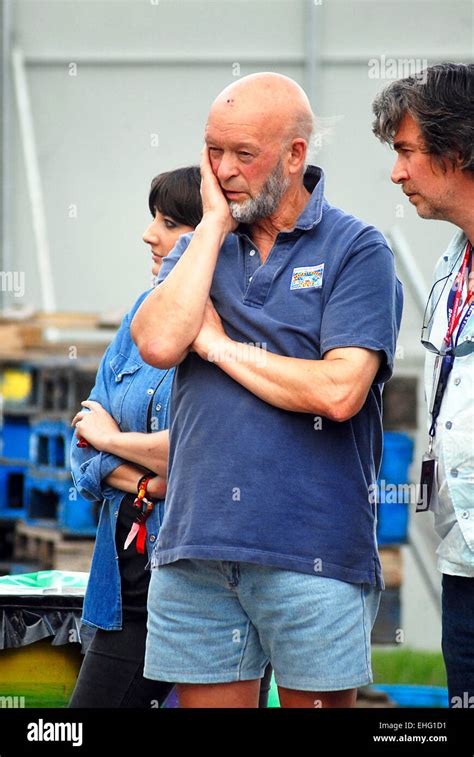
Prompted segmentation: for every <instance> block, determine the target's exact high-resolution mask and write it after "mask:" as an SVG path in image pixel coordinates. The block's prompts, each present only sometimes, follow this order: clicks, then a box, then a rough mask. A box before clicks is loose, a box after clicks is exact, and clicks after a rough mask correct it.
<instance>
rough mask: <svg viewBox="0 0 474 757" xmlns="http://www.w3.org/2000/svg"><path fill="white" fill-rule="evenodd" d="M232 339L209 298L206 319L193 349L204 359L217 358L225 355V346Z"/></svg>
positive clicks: (205, 312) (205, 310) (205, 313)
mask: <svg viewBox="0 0 474 757" xmlns="http://www.w3.org/2000/svg"><path fill="white" fill-rule="evenodd" d="M230 342H231V340H230V339H229V337H228V336H227V334H226V333H225V331H224V327H223V325H222V321H221V319H220V316H219V314H218V312H217V310H216V309H215V307H214V305H213V304H212V300H211V299H210V298H208V300H207V303H206V307H205V309H204V319H203V322H202V325H201V329H200V331H199V334H198V335H197V337H196V339H195V340H194V342H193V343H192V345H191V350H193V351H194V352H197V354H198V355H199V357H202V358H203V360H215V361H217V360H218V359H219V358H223V357H224V353H225V348H226V346H227V345H228V344H230Z"/></svg>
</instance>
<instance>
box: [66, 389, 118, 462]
mask: <svg viewBox="0 0 474 757" xmlns="http://www.w3.org/2000/svg"><path fill="white" fill-rule="evenodd" d="M81 405H84V407H86V408H89V410H88V411H87V410H81V411H80V412H78V413H76V415H75V416H74V418H73V419H72V421H71V426H75V427H76V435H77V436H82V437H83V438H84V439H85V440H86V441H87V442H88V443H89V444H90V445H91V446H92V447H95V449H97V450H99V452H107V451H108V446H109V443H110V439H111V438H112V437H113V436H114V435H115V434H120V433H121V431H120V428H119V426H118V424H117V423H116V422H115V421H114V419H113V418H112V416H111V415H110V413H108V412H107V410H105V409H104V408H103V407H102V405H101V404H100V402H95V401H94V400H84V402H81Z"/></svg>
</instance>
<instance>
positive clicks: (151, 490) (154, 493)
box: [146, 476, 167, 499]
mask: <svg viewBox="0 0 474 757" xmlns="http://www.w3.org/2000/svg"><path fill="white" fill-rule="evenodd" d="M166 487H167V481H166V479H165V478H162V477H161V476H155V477H154V478H152V479H151V480H150V481H149V482H148V486H147V488H146V490H147V493H148V494H149V495H150V497H152V498H153V499H164V498H165V495H166Z"/></svg>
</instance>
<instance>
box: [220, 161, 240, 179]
mask: <svg viewBox="0 0 474 757" xmlns="http://www.w3.org/2000/svg"><path fill="white" fill-rule="evenodd" d="M238 173H239V171H238V168H237V162H236V160H235V158H233V157H232V155H223V156H222V157H221V159H220V161H219V165H218V166H217V178H218V179H219V181H220V182H221V183H223V182H226V181H227V180H228V179H230V178H232V176H237V174H238Z"/></svg>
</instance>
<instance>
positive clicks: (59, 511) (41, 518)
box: [25, 469, 98, 536]
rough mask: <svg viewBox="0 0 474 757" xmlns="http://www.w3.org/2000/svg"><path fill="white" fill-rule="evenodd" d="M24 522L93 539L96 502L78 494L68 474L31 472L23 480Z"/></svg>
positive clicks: (95, 525)
mask: <svg viewBox="0 0 474 757" xmlns="http://www.w3.org/2000/svg"><path fill="white" fill-rule="evenodd" d="M25 502H26V516H25V521H26V522H27V523H30V524H31V525H35V526H51V527H55V528H59V529H61V530H62V531H64V532H65V533H67V534H70V535H74V536H95V533H96V528H97V509H98V508H97V503H94V502H91V501H90V500H87V499H84V497H81V495H80V494H79V493H78V491H77V489H76V487H75V486H74V482H73V480H72V478H71V475H70V473H68V472H65V473H50V474H49V475H46V474H44V472H43V471H40V470H38V469H36V470H35V469H30V470H29V472H28V474H27V476H26V481H25Z"/></svg>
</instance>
